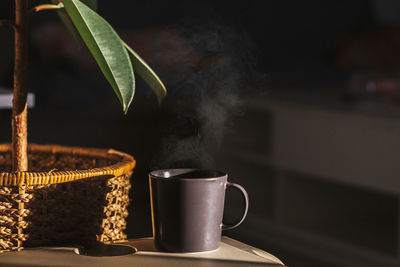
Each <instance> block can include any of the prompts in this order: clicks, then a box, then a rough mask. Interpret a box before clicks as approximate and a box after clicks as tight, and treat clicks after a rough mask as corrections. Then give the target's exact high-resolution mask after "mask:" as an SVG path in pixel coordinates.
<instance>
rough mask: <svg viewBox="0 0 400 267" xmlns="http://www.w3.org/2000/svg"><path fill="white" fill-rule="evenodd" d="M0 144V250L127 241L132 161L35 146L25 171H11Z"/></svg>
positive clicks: (110, 153)
mask: <svg viewBox="0 0 400 267" xmlns="http://www.w3.org/2000/svg"><path fill="white" fill-rule="evenodd" d="M11 149H12V148H11V145H10V144H0V252H4V251H11V250H21V249H22V248H23V247H24V246H25V247H28V246H43V245H65V244H81V245H88V244H91V243H93V242H97V241H100V242H110V241H115V240H123V239H126V235H125V234H124V232H123V231H124V229H125V228H126V220H125V219H126V217H127V216H128V211H127V206H128V204H129V189H130V187H131V184H130V176H131V174H132V170H133V168H134V167H135V160H134V159H133V158H132V157H131V156H129V155H128V154H125V153H121V152H118V151H115V150H105V149H87V148H78V147H62V146H56V145H35V144H31V145H30V146H29V148H28V154H29V168H30V171H28V172H11V171H10V169H11Z"/></svg>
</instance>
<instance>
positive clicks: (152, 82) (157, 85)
mask: <svg viewBox="0 0 400 267" xmlns="http://www.w3.org/2000/svg"><path fill="white" fill-rule="evenodd" d="M124 45H125V48H126V50H127V51H128V52H129V56H130V58H131V62H132V65H133V69H134V70H135V72H136V73H137V74H139V76H140V77H142V79H143V80H144V81H145V82H146V83H147V84H148V85H149V86H150V88H151V89H152V90H153V92H154V94H155V95H156V96H157V100H158V103H161V101H162V100H163V99H164V97H165V96H166V95H167V89H165V86H164V84H163V82H162V81H161V80H160V78H159V77H158V76H157V74H156V73H155V72H154V71H153V70H152V69H151V68H150V67H149V65H147V63H146V62H145V61H144V60H143V59H142V58H141V57H140V56H139V55H138V54H137V53H136V52H135V51H133V49H132V48H130V47H129V46H128V45H127V44H126V43H125V42H124Z"/></svg>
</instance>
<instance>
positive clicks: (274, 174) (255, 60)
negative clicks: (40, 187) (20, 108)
mask: <svg viewBox="0 0 400 267" xmlns="http://www.w3.org/2000/svg"><path fill="white" fill-rule="evenodd" d="M31 2H32V5H34V4H38V3H41V1H33V0H32V1H31ZM98 8H99V10H98V12H99V13H100V14H101V15H102V16H104V18H106V19H107V20H108V21H109V22H110V24H111V25H113V26H114V27H115V29H116V30H117V32H118V33H119V34H120V35H121V36H122V37H123V38H124V39H125V40H126V42H127V43H128V44H130V45H131V46H132V47H133V48H134V49H135V50H136V51H137V52H138V53H139V54H141V55H142V57H143V58H144V59H145V60H146V61H148V62H149V64H150V65H151V66H152V67H153V68H154V70H155V71H156V72H157V73H158V74H159V76H160V77H161V79H162V80H163V81H164V82H165V84H166V86H167V89H168V96H167V98H166V100H165V101H164V102H163V103H162V104H161V105H160V106H158V104H157V102H156V98H155V97H154V96H153V95H152V93H151V90H150V89H149V88H148V87H147V85H145V84H144V83H143V82H142V81H141V80H140V79H139V78H138V79H137V80H138V81H137V90H136V94H135V99H134V101H133V104H132V107H131V108H130V111H129V113H128V115H126V116H123V115H122V109H121V107H120V106H119V103H118V100H117V98H116V97H115V96H114V93H113V92H112V90H110V89H111V88H110V86H109V85H108V84H107V82H106V80H105V79H104V78H103V77H102V75H101V73H100V71H99V70H98V69H97V67H96V63H95V62H94V61H93V59H92V58H91V57H90V55H89V54H88V53H87V50H86V49H85V48H82V49H80V50H79V49H78V46H77V45H76V42H75V40H74V39H73V38H72V37H71V35H70V34H69V33H68V31H67V30H66V29H65V28H64V26H63V25H61V23H60V21H59V19H58V17H57V15H56V14H54V13H53V12H51V11H48V12H43V14H42V15H40V16H33V17H32V19H31V27H32V34H31V47H30V62H29V70H30V80H29V87H30V91H31V92H33V93H35V95H36V106H35V107H34V108H33V109H31V110H30V112H29V140H30V142H35V143H56V144H62V145H73V146H87V147H104V148H109V147H112V148H115V149H119V150H122V151H125V152H128V153H131V154H132V155H134V157H135V158H136V160H137V167H136V170H135V173H134V177H133V180H132V182H133V185H134V186H133V195H132V197H133V202H132V205H131V207H130V215H129V218H128V230H127V232H128V235H129V237H131V238H134V237H142V236H150V235H151V233H152V232H151V223H150V207H149V201H148V200H149V195H148V181H147V179H148V178H147V173H148V172H149V171H150V170H152V169H158V168H168V167H183V166H185V167H204V168H216V169H220V170H225V171H227V172H228V173H229V175H230V176H229V177H230V178H229V179H230V180H231V181H233V182H238V183H241V184H243V185H244V186H245V187H246V188H247V190H248V192H249V195H250V201H251V206H250V210H249V215H248V218H247V219H246V221H245V222H244V224H243V225H242V226H240V227H239V228H237V229H235V230H231V231H227V232H226V233H225V234H227V235H230V236H233V237H235V238H237V239H239V240H242V241H244V242H246V243H249V244H252V245H255V246H257V247H260V248H262V249H266V250H268V251H269V252H272V253H273V254H275V255H277V256H278V257H280V258H281V259H282V260H283V261H284V262H285V263H286V264H287V265H289V266H300V267H301V266H398V264H399V262H400V259H399V246H400V243H399V242H400V241H399V236H400V234H399V210H400V209H399V202H398V200H399V192H400V182H399V179H398V177H397V174H398V173H399V171H400V165H399V163H398V151H399V148H400V142H399V141H398V136H399V134H400V124H399V115H400V114H399V86H400V76H399V75H400V73H399V71H398V69H399V63H400V52H399V51H400V38H399V36H400V27H399V23H400V4H399V3H398V1H395V0H382V1H378V0H375V1H373V0H370V1H366V0H351V1H333V0H329V1H316V0H305V1H253V0H249V1H246V2H238V3H235V2H232V1H225V0H221V1H209V0H205V1H197V0H195V1H179V0H172V1H161V0H148V1H99V7H98ZM12 12H13V1H11V0H10V1H0V18H12V17H13V13H12ZM0 40H1V42H0V51H1V52H0V87H2V88H11V86H12V69H13V65H12V64H13V62H12V56H13V50H12V44H13V35H12V32H11V30H10V29H7V28H5V27H4V28H1V29H0ZM10 115H11V111H10V110H7V109H3V110H0V123H1V124H0V125H1V127H0V141H1V142H9V141H10V140H11V139H10V138H11V137H10V132H11V128H10V127H11V126H10ZM240 208H241V199H240V198H239V197H238V196H237V195H236V194H235V192H228V196H227V205H226V212H225V220H227V221H229V220H231V221H232V220H234V219H235V217H236V216H238V215H239V214H240Z"/></svg>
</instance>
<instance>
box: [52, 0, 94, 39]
mask: <svg viewBox="0 0 400 267" xmlns="http://www.w3.org/2000/svg"><path fill="white" fill-rule="evenodd" d="M51 2H52V3H53V4H58V3H60V0H51ZM81 2H83V3H84V4H86V5H87V6H88V7H90V8H91V9H93V10H94V11H97V6H98V5H97V0H81ZM57 14H58V16H59V17H60V19H61V21H62V22H63V23H64V25H65V26H66V27H67V29H68V31H69V32H70V33H71V34H72V37H74V39H75V41H76V42H77V44H78V45H79V47H82V46H83V41H82V38H81V37H80V36H79V33H78V31H77V30H76V28H75V27H74V24H73V23H72V21H71V19H70V18H69V16H68V14H67V12H66V11H65V9H64V8H63V9H58V10H57Z"/></svg>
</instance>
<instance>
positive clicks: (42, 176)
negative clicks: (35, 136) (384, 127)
mask: <svg viewBox="0 0 400 267" xmlns="http://www.w3.org/2000/svg"><path fill="white" fill-rule="evenodd" d="M95 5H96V1H93V0H52V2H51V3H47V4H43V5H39V6H36V7H33V8H30V6H29V0H15V21H7V20H2V21H0V25H9V26H12V28H13V29H14V35H15V65H14V93H13V95H14V97H13V111H12V144H3V145H0V251H9V250H21V249H22V248H23V246H36V245H48V244H66V243H76V242H80V243H83V244H88V243H91V242H96V241H101V242H107V241H113V240H119V239H124V238H126V236H125V234H124V233H123V230H124V229H125V227H126V222H125V218H126V216H127V209H126V208H127V205H128V203H129V198H128V191H129V188H130V182H129V177H130V175H131V173H132V169H133V168H134V166H135V161H134V159H133V158H132V157H131V156H130V155H127V154H124V153H121V152H118V151H115V150H104V149H85V148H77V147H62V146H56V145H35V144H30V145H28V142H27V63H28V33H29V17H30V16H31V15H33V14H35V13H38V12H40V11H43V10H56V11H57V12H59V15H60V17H61V18H62V20H63V21H64V23H65V24H67V26H68V27H69V29H71V30H72V32H74V34H75V35H76V36H77V38H78V39H82V40H83V41H84V43H85V44H86V46H87V47H88V48H89V51H90V53H91V54H92V55H93V57H94V59H95V60H96V62H97V63H98V65H99V67H100V69H101V71H102V73H103V74H104V76H105V78H106V79H107V81H108V82H109V83H110V85H111V87H112V88H113V90H114V92H115V93H116V95H117V97H118V99H119V101H120V102H121V104H122V107H123V111H124V113H126V112H127V110H128V108H129V106H130V104H131V102H132V99H133V95H134V91H135V77H134V72H133V71H134V70H135V72H136V73H137V74H139V76H141V77H142V78H143V79H144V80H145V81H146V82H147V84H149V86H150V87H151V88H152V90H153V91H154V92H155V93H156V95H157V98H158V100H159V101H161V100H162V98H163V97H164V96H165V95H166V90H165V87H164V85H163V83H162V82H161V81H160V79H159V78H158V77H157V75H156V74H155V73H154V72H153V71H152V70H151V68H150V67H149V66H148V65H147V64H146V63H145V62H144V61H143V60H142V59H141V58H140V57H139V56H138V55H137V54H136V53H135V52H134V51H133V50H132V49H131V48H130V47H129V46H128V45H127V44H126V43H124V42H123V41H122V40H121V39H120V37H119V36H118V34H117V33H116V32H115V31H114V30H113V28H112V27H111V26H110V25H109V24H108V23H107V22H106V21H105V20H104V19H103V18H102V17H101V16H100V15H98V14H97V13H96V11H94V9H93V7H94V6H95ZM28 166H29V167H28Z"/></svg>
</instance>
